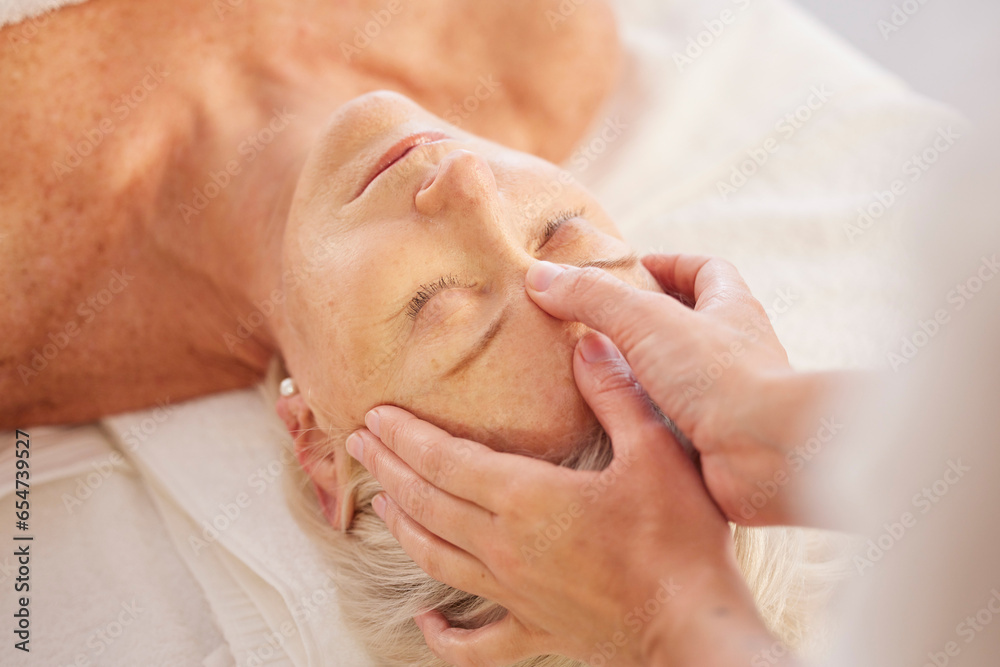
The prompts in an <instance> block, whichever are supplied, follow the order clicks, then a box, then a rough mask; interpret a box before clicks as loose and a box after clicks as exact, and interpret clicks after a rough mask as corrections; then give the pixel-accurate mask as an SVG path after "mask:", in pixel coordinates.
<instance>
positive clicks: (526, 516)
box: [348, 333, 773, 665]
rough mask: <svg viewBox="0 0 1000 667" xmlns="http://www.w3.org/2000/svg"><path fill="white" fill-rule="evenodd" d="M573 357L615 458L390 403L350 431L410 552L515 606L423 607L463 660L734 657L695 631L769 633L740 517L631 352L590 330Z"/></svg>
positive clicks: (459, 583) (738, 637) (715, 638)
mask: <svg viewBox="0 0 1000 667" xmlns="http://www.w3.org/2000/svg"><path fill="white" fill-rule="evenodd" d="M588 359H589V360H590V361H588ZM573 365H574V374H575V376H576V381H577V385H578V386H579V389H580V392H581V394H582V395H583V397H584V398H585V399H586V400H587V402H588V403H589V405H590V406H591V408H592V409H593V410H594V413H595V415H596V416H597V418H598V419H599V420H600V422H601V424H602V425H603V427H604V428H605V430H606V432H607V433H608V435H609V436H610V438H611V440H612V442H613V446H614V460H613V462H612V464H611V465H610V467H609V468H608V469H606V470H605V471H603V472H589V471H574V470H570V469H567V468H562V467H559V466H556V465H553V464H551V463H548V462H546V461H541V460H537V459H532V458H527V457H523V456H518V455H514V454H506V453H500V452H496V451H494V450H492V449H490V448H488V447H486V446H484V445H481V444H479V443H475V442H471V441H468V440H464V439H460V438H455V437H452V436H450V435H449V434H447V433H446V432H444V431H442V430H441V429H439V428H437V427H435V426H433V425H431V424H429V423H427V422H424V421H421V420H419V419H417V418H416V417H414V416H413V415H411V414H410V413H409V412H406V411H405V410H402V409H400V408H396V407H391V406H381V407H378V408H376V409H374V410H372V411H371V412H369V414H368V416H367V418H366V420H365V421H366V424H367V425H368V429H363V430H361V431H359V432H358V433H357V435H358V439H357V440H354V436H352V438H351V439H350V440H349V442H348V451H351V452H352V454H353V455H355V456H356V457H357V458H359V460H361V461H362V463H363V464H364V465H365V466H366V468H367V469H368V470H369V471H371V473H372V474H373V475H374V476H375V477H376V478H377V479H378V481H379V482H380V483H381V484H382V485H383V487H384V488H385V490H386V494H387V496H388V498H386V495H385V494H380V495H379V496H376V502H375V507H376V511H377V512H378V513H379V514H380V515H381V516H383V518H384V519H385V521H386V523H387V524H388V526H389V528H390V530H391V531H392V533H393V535H395V536H396V538H397V539H398V540H399V541H400V543H401V544H402V546H403V548H404V549H405V550H406V552H407V554H409V555H410V557H411V558H413V560H414V561H415V562H416V563H417V564H418V565H420V567H421V568H423V569H424V570H425V571H426V572H427V573H428V574H430V575H431V576H432V577H434V578H435V579H438V580H440V581H443V582H445V583H447V584H449V585H451V586H453V587H456V588H459V589H461V590H464V591H467V592H470V593H473V594H476V595H480V596H483V597H486V598H488V599H490V600H494V601H496V602H498V603H500V604H502V605H503V606H505V607H506V608H507V609H508V610H509V613H508V615H507V616H506V617H505V618H504V619H502V620H500V621H497V622H496V623H493V624H492V625H489V626H486V627H484V628H480V629H473V630H466V629H460V628H451V627H449V625H448V622H447V620H446V619H445V618H444V617H443V616H442V615H441V614H439V613H437V612H429V613H427V614H424V615H422V616H420V617H418V618H417V619H416V620H417V622H418V624H419V625H420V627H421V629H422V630H423V632H424V636H425V638H426V640H427V643H428V645H429V646H430V648H431V650H432V651H433V652H434V653H435V654H436V655H438V656H439V657H441V658H442V659H443V660H445V661H447V662H449V663H451V664H454V665H507V664H511V663H513V662H516V661H518V660H520V659H525V658H528V657H532V656H535V655H542V654H547V653H559V654H562V655H567V656H570V657H573V658H576V659H579V660H582V661H588V662H589V661H593V660H598V659H601V661H602V664H620V665H649V664H668V661H669V664H678V665H680V664H701V665H711V664H728V663H723V662H720V663H715V662H714V661H711V660H708V659H706V653H705V650H707V648H708V646H707V645H703V646H702V647H701V650H699V649H698V648H696V647H693V646H692V645H691V644H690V642H691V641H695V642H696V643H697V642H699V641H704V642H710V643H711V644H712V645H713V646H712V647H713V650H714V649H717V648H718V646H726V647H728V648H729V649H730V651H729V653H728V657H729V658H732V657H733V656H734V655H735V654H736V653H739V652H742V651H744V650H745V649H747V650H753V651H756V650H760V649H761V648H764V647H766V646H767V645H769V644H770V643H771V642H773V639H771V638H770V637H769V636H768V635H767V633H766V631H765V630H764V629H763V625H762V624H761V622H760V621H759V619H758V617H757V615H756V610H755V608H754V606H753V601H752V599H751V597H750V594H749V592H748V591H747V590H746V587H745V584H744V583H743V580H742V578H741V577H740V575H739V572H738V570H737V566H736V560H735V556H734V553H733V546H732V538H731V535H730V531H729V528H728V525H727V523H726V521H725V520H724V518H723V516H722V514H721V513H720V512H719V510H718V508H717V507H716V506H715V505H714V503H713V502H712V500H711V499H710V498H709V496H708V493H707V492H706V489H705V487H704V484H703V482H702V480H701V478H700V477H699V475H698V473H697V470H696V469H695V466H694V465H693V464H692V462H691V460H690V459H689V458H688V457H687V455H686V454H685V453H684V451H683V449H682V448H681V446H680V445H679V444H678V443H677V442H676V440H675V439H674V437H673V435H672V434H671V432H670V430H669V429H668V428H667V427H666V425H665V424H664V423H663V421H662V419H661V418H660V417H659V416H658V415H657V414H656V412H655V410H654V409H653V407H652V405H651V404H650V402H649V400H648V397H647V396H646V395H645V393H644V392H643V390H642V388H641V387H640V386H639V385H638V383H637V382H636V380H635V377H634V376H633V375H632V373H631V371H630V369H629V368H628V365H627V363H626V362H625V360H624V359H623V358H622V357H621V355H620V353H619V352H618V350H617V349H616V348H615V347H614V346H613V345H611V343H610V341H609V340H608V339H607V338H606V337H604V336H601V335H599V334H595V333H590V334H588V335H587V336H585V337H584V338H583V339H581V341H580V342H579V343H578V345H577V349H576V351H575V353H574V355H573ZM358 445H361V449H360V450H359V449H358ZM382 499H384V504H382V503H383V500H382ZM710 637H711V639H709V638H710ZM609 647H610V648H609ZM748 647H749V649H748ZM611 654H614V655H613V658H612V659H610V660H609V659H608V658H609V656H610V655H611ZM720 655H723V656H726V655H727V651H725V650H724V651H721V652H720ZM739 655H740V657H741V659H745V660H746V661H748V662H749V659H750V655H751V653H749V652H747V653H739ZM688 660H690V663H689V662H688Z"/></svg>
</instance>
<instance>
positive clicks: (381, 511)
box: [372, 493, 385, 521]
mask: <svg viewBox="0 0 1000 667" xmlns="http://www.w3.org/2000/svg"><path fill="white" fill-rule="evenodd" d="M372 509H373V510H375V514H378V518H380V519H382V520H383V521H385V496H384V495H383V494H381V493H380V494H378V495H377V496H375V497H374V498H372Z"/></svg>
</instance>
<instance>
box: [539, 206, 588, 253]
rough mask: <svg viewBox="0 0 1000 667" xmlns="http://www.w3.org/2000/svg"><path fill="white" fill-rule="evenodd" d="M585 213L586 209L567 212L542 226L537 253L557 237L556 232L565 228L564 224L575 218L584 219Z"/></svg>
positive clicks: (559, 214) (555, 216)
mask: <svg viewBox="0 0 1000 667" xmlns="http://www.w3.org/2000/svg"><path fill="white" fill-rule="evenodd" d="M585 213H586V209H585V208H578V209H573V210H566V211H562V212H560V213H558V214H556V215H554V216H553V217H551V218H549V219H548V220H546V221H545V224H544V225H543V226H542V229H541V232H540V233H539V235H538V239H537V242H536V243H537V245H536V247H535V252H538V251H539V250H541V249H542V248H543V247H544V246H545V244H546V243H548V242H549V240H550V239H551V238H552V237H553V236H555V234H556V232H557V231H558V230H559V228H560V227H562V226H563V224H565V223H567V222H569V221H570V220H572V219H573V218H579V217H583V215H584V214H585Z"/></svg>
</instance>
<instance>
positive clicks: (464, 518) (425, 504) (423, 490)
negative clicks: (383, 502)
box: [347, 429, 491, 551]
mask: <svg viewBox="0 0 1000 667" xmlns="http://www.w3.org/2000/svg"><path fill="white" fill-rule="evenodd" d="M355 436H357V437H358V438H359V439H360V447H359V446H358V442H357V441H355V440H354V438H355ZM348 440H349V442H348V447H347V451H348V452H349V453H350V454H351V455H352V456H357V457H358V460H359V461H360V462H361V464H362V465H364V466H365V468H366V469H367V470H368V472H370V473H371V474H372V475H373V476H374V477H375V479H377V480H378V481H379V483H380V484H381V485H382V488H383V489H385V491H386V493H388V494H389V496H391V497H392V499H393V500H394V501H396V503H397V504H398V505H399V506H400V507H401V508H402V510H403V511H404V512H406V514H407V515H408V516H409V517H410V518H411V519H413V520H414V521H416V522H417V523H419V524H420V525H421V526H423V527H424V528H426V529H427V530H428V531H430V532H431V533H434V534H435V535H438V536H439V537H441V538H443V539H445V540H447V541H448V542H451V543H452V544H454V545H456V546H458V547H459V548H461V549H464V550H466V551H474V547H475V545H474V541H473V538H474V537H477V536H478V537H482V533H483V531H484V530H485V528H486V527H487V526H489V525H490V520H491V515H490V512H489V511H488V510H485V509H483V508H482V507H480V506H479V505H476V504H475V503H471V502H469V501H467V500H463V499H461V498H457V497H455V496H453V495H451V494H450V493H448V492H446V491H442V490H441V489H439V488H438V487H436V486H434V485H433V484H431V483H430V482H428V481H427V480H426V479H424V478H423V477H421V476H420V475H418V474H417V473H416V472H415V471H414V470H413V469H412V468H411V467H410V466H408V465H407V464H406V462H405V461H403V460H402V459H401V458H399V456H397V455H396V454H395V452H393V451H392V450H390V449H389V448H388V447H386V446H385V445H384V444H383V443H382V442H381V441H380V440H379V439H378V438H376V437H375V436H374V435H373V434H372V433H370V432H369V431H368V430H366V429H361V430H360V431H355V432H354V434H352V435H351V437H350V438H348Z"/></svg>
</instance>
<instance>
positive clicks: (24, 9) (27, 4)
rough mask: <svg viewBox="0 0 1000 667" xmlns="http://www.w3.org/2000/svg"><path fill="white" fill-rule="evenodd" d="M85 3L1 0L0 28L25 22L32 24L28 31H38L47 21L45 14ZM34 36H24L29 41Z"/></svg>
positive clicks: (79, 1) (60, 0)
mask: <svg viewBox="0 0 1000 667" xmlns="http://www.w3.org/2000/svg"><path fill="white" fill-rule="evenodd" d="M83 2H86V0H0V28H2V27H4V26H5V25H7V24H8V23H18V22H20V21H25V22H26V23H28V24H31V25H30V26H27V25H26V26H25V27H26V29H27V30H29V31H30V30H32V29H35V30H37V29H39V28H41V27H43V25H44V23H45V22H46V21H47V18H46V17H45V16H43V14H47V13H48V12H52V11H55V10H57V9H59V8H60V7H65V6H66V5H79V4H81V3H83ZM32 36H33V34H32V33H28V34H26V35H24V37H26V38H28V39H30V38H31V37H32Z"/></svg>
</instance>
